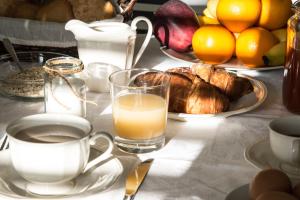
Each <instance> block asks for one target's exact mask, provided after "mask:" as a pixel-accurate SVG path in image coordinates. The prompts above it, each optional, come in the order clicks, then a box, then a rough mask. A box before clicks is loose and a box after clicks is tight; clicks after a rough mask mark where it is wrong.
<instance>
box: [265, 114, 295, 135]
mask: <svg viewBox="0 0 300 200" xmlns="http://www.w3.org/2000/svg"><path fill="white" fill-rule="evenodd" d="M289 119H293V120H297V119H298V120H299V128H300V116H296V115H293V116H284V117H278V118H275V119H273V120H272V121H270V122H269V124H268V129H269V133H270V134H277V135H279V136H282V137H286V138H293V139H295V138H298V139H300V134H299V136H291V135H288V134H285V133H281V132H279V131H278V130H276V129H275V128H274V124H277V123H279V122H280V121H283V120H289Z"/></svg>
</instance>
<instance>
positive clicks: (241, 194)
mask: <svg viewBox="0 0 300 200" xmlns="http://www.w3.org/2000/svg"><path fill="white" fill-rule="evenodd" d="M225 200H250V196H249V184H246V185H243V186H241V187H238V188H236V189H234V190H232V191H231V192H230V193H229V194H228V195H227V196H226V198H225Z"/></svg>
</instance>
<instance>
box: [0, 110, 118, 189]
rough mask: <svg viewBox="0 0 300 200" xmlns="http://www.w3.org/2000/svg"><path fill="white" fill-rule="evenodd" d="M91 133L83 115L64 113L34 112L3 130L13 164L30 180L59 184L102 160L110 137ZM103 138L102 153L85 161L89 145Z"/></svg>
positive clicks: (88, 152) (103, 133)
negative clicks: (105, 145)
mask: <svg viewBox="0 0 300 200" xmlns="http://www.w3.org/2000/svg"><path fill="white" fill-rule="evenodd" d="M91 132H92V125H91V124H90V122H89V121H87V120H86V119H84V118H81V117H78V116H74V115H64V114H50V113H44V114H36V115H30V116H26V117H23V118H20V119H18V120H16V121H13V122H11V123H10V124H9V125H8V126H7V128H6V133H7V135H8V138H9V150H10V155H11V160H12V164H13V167H14V168H15V170H16V171H17V172H18V173H19V175H20V176H22V177H23V178H25V179H26V180H28V181H30V182H33V183H47V184H50V183H56V184H57V183H63V182H66V181H69V180H71V179H73V178H75V177H76V176H78V175H79V174H80V173H84V172H86V171H87V170H89V169H90V168H92V167H94V166H96V165H97V164H99V163H100V162H101V161H103V160H104V159H106V158H107V157H108V156H109V155H110V153H111V151H112V149H113V139H112V137H111V136H110V135H109V134H108V133H105V132H95V133H91ZM98 138H102V139H105V140H107V142H108V147H106V150H105V152H103V153H102V154H101V155H99V156H98V157H96V158H95V159H94V160H92V161H90V162H88V160H89V154H90V148H91V145H94V144H95V143H96V140H97V139H98Z"/></svg>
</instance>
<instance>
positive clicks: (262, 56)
mask: <svg viewBox="0 0 300 200" xmlns="http://www.w3.org/2000/svg"><path fill="white" fill-rule="evenodd" d="M291 15H292V1H291V0H274V1H272V2H271V1H268V0H251V1H240V0H208V2H207V7H206V8H205V9H204V11H203V13H202V14H200V15H197V12H196V11H195V10H193V9H192V8H191V7H190V6H188V5H187V4H185V3H184V2H182V1H180V0H169V1H168V2H166V3H165V4H163V5H161V6H160V7H159V8H158V9H157V11H156V12H155V20H154V35H155V37H156V38H157V40H158V41H159V42H160V44H161V50H162V52H163V53H165V54H166V55H168V56H170V57H172V58H175V59H179V60H185V61H189V62H193V63H207V64H212V65H218V66H220V67H224V68H232V69H235V70H242V69H247V70H248V69H254V70H271V69H277V68H282V65H283V64H284V59H285V51H286V43H287V29H286V26H287V22H288V19H289V18H290V17H291Z"/></svg>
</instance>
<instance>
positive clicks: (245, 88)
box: [192, 64, 253, 101]
mask: <svg viewBox="0 0 300 200" xmlns="http://www.w3.org/2000/svg"><path fill="white" fill-rule="evenodd" d="M192 71H193V72H194V73H196V74H197V75H198V76H199V77H200V78H201V79H203V80H204V81H206V82H207V83H209V84H211V85H214V86H216V87H217V88H219V89H220V90H221V92H223V93H224V94H225V95H226V96H228V97H229V99H230V100H231V101H235V100H237V99H239V98H240V97H242V96H244V95H246V94H249V93H251V92H252V91H253V86H252V84H251V82H250V81H249V80H248V79H246V78H243V77H238V76H236V75H235V74H233V73H229V72H227V71H226V70H224V69H217V68H215V67H213V66H203V65H200V64H195V65H193V66H192Z"/></svg>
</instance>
